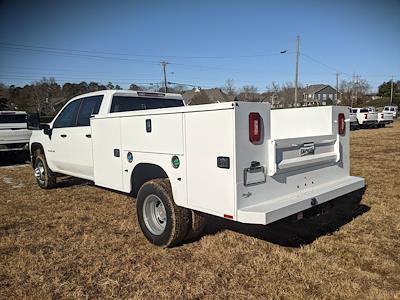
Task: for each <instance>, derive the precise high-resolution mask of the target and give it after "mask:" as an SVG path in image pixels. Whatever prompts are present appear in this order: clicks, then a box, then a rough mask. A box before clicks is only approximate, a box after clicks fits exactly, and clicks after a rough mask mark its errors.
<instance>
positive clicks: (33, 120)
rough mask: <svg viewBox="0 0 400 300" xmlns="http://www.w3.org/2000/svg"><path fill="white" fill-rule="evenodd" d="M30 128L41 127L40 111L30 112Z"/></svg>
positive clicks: (28, 117) (28, 120)
mask: <svg viewBox="0 0 400 300" xmlns="http://www.w3.org/2000/svg"><path fill="white" fill-rule="evenodd" d="M27 123H28V129H40V119H39V114H38V113H32V114H28V116H27Z"/></svg>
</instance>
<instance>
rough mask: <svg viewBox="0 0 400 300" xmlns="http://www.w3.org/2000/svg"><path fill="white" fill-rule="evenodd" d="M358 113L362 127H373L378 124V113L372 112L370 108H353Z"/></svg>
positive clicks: (358, 120) (359, 123)
mask: <svg viewBox="0 0 400 300" xmlns="http://www.w3.org/2000/svg"><path fill="white" fill-rule="evenodd" d="M352 110H353V113H354V114H356V117H357V122H358V125H359V126H360V127H361V128H372V127H376V126H377V125H378V114H377V113H375V112H370V111H369V110H368V108H353V109H352Z"/></svg>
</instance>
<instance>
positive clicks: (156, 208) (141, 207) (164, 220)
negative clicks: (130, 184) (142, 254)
mask: <svg viewBox="0 0 400 300" xmlns="http://www.w3.org/2000/svg"><path fill="white" fill-rule="evenodd" d="M136 213H137V221H138V223H139V226H140V229H141V230H142V232H143V234H144V236H145V237H146V238H147V240H148V241H149V242H151V243H152V244H154V245H157V246H160V247H163V248H166V247H173V246H175V245H177V244H179V243H181V242H182V241H183V239H184V238H185V237H186V235H187V232H188V230H189V224H190V213H189V210H188V209H186V208H183V207H179V206H177V205H176V204H175V202H174V199H173V196H172V190H171V185H170V182H169V180H168V179H153V180H150V181H148V182H146V183H144V184H143V185H142V187H141V188H140V190H139V193H138V196H137V203H136Z"/></svg>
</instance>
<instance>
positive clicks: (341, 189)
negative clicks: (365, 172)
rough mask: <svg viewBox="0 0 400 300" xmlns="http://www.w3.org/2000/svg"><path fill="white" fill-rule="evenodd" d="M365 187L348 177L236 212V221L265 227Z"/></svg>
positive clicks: (362, 182) (360, 179) (362, 183)
mask: <svg viewBox="0 0 400 300" xmlns="http://www.w3.org/2000/svg"><path fill="white" fill-rule="evenodd" d="M364 186H365V181H364V179H363V178H360V177H354V176H348V177H346V178H342V179H340V180H337V181H334V182H329V183H326V184H323V185H320V186H318V187H315V188H312V189H309V190H306V191H301V192H297V193H292V194H290V195H285V196H284V197H279V198H275V199H271V200H268V201H265V202H262V203H259V204H256V205H252V206H249V207H244V208H241V209H239V210H238V213H237V221H238V222H242V223H249V224H262V225H266V224H269V223H272V222H275V221H277V220H280V219H283V218H285V217H288V216H291V215H293V214H295V213H298V212H301V211H304V210H306V209H308V208H311V207H313V206H315V205H319V204H322V203H325V202H327V201H330V200H332V199H335V198H337V197H340V196H343V195H345V194H348V193H350V192H353V191H356V190H358V189H361V188H363V187H364Z"/></svg>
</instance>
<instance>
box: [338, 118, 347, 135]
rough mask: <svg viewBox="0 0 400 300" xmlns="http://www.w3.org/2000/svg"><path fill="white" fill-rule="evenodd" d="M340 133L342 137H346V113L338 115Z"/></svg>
mask: <svg viewBox="0 0 400 300" xmlns="http://www.w3.org/2000/svg"><path fill="white" fill-rule="evenodd" d="M338 132H339V134H340V135H344V134H345V133H346V122H345V119H344V113H340V114H339V115H338Z"/></svg>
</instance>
